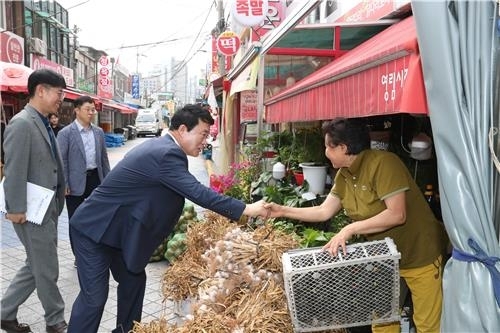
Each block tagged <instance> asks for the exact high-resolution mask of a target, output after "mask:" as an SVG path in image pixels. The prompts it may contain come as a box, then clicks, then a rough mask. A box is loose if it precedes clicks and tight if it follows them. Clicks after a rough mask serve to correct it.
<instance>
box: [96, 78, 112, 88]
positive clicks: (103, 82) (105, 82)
mask: <svg viewBox="0 0 500 333" xmlns="http://www.w3.org/2000/svg"><path fill="white" fill-rule="evenodd" d="M99 83H100V84H101V86H103V87H105V86H109V85H110V84H111V80H110V79H108V78H107V77H101V78H100V79H99Z"/></svg>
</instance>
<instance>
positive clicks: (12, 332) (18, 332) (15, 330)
mask: <svg viewBox="0 0 500 333" xmlns="http://www.w3.org/2000/svg"><path fill="white" fill-rule="evenodd" d="M1 327H2V329H3V330H4V331H5V332H7V333H31V328H30V326H29V325H28V324H24V323H19V322H18V321H17V319H14V320H2V323H1Z"/></svg>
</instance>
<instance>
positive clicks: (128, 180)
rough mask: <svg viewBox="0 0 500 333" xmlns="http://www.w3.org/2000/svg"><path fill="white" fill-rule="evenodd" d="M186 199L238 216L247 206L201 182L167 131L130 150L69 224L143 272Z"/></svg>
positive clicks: (220, 212) (133, 269)
mask: <svg viewBox="0 0 500 333" xmlns="http://www.w3.org/2000/svg"><path fill="white" fill-rule="evenodd" d="M184 198H188V199H189V200H191V201H192V202H194V203H196V204H198V205H200V206H202V207H205V208H208V209H210V210H213V211H215V212H217V213H219V214H221V215H224V216H226V217H228V218H230V219H233V220H237V219H239V218H240V217H241V215H242V213H243V210H244V209H245V204H244V203H243V202H241V201H239V200H236V199H233V198H230V197H226V196H222V195H219V194H218V193H216V192H215V191H213V190H211V189H210V188H208V187H206V186H204V185H203V184H201V183H200V182H199V181H198V180H197V179H196V178H195V177H194V176H193V175H192V174H191V173H190V172H189V170H188V160H187V156H186V154H185V153H184V151H183V150H182V149H181V148H180V147H179V146H178V145H177V144H176V143H175V141H174V140H173V139H172V137H170V135H165V136H163V137H160V138H156V139H151V140H148V141H146V142H145V143H143V144H141V145H139V146H137V147H135V148H134V149H133V150H131V151H130V152H129V153H128V154H127V155H126V156H125V157H124V158H123V160H121V161H120V162H119V163H118V164H117V165H116V166H115V167H114V168H113V169H112V170H111V172H110V173H109V174H108V175H107V176H106V178H104V181H103V182H102V184H101V185H100V186H99V187H97V188H96V189H95V190H94V191H93V193H92V194H91V195H90V197H89V198H88V199H87V200H85V202H84V203H82V204H81V205H80V206H79V207H78V209H77V210H76V212H75V214H74V215H73V217H72V218H71V220H70V222H69V223H70V225H71V226H72V227H74V228H75V229H77V230H78V231H80V232H81V233H83V234H84V235H86V236H87V237H89V238H91V239H93V240H94V241H95V242H97V243H102V244H106V245H109V246H112V247H115V248H117V249H120V250H122V253H123V258H124V261H125V263H126V265H127V269H128V270H129V271H132V272H136V273H138V272H141V271H142V270H143V269H144V268H145V267H146V265H147V263H148V261H149V258H150V257H151V254H152V253H153V251H154V250H155V249H156V247H157V246H158V245H159V244H160V243H161V242H162V241H163V240H164V238H165V237H166V236H167V235H168V234H169V233H170V232H171V231H172V229H173V228H174V226H175V224H176V223H177V221H178V220H179V217H180V215H181V213H182V209H183V207H184ZM74 246H78V244H74Z"/></svg>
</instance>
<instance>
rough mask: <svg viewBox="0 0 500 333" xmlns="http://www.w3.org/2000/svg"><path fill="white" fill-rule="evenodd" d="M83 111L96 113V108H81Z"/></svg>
mask: <svg viewBox="0 0 500 333" xmlns="http://www.w3.org/2000/svg"><path fill="white" fill-rule="evenodd" d="M81 109H82V110H83V111H85V112H88V113H96V112H97V110H96V109H95V108H81Z"/></svg>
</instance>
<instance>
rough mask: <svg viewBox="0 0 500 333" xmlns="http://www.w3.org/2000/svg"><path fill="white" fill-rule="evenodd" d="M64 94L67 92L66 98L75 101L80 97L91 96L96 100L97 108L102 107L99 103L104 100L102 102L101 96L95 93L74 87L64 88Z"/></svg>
mask: <svg viewBox="0 0 500 333" xmlns="http://www.w3.org/2000/svg"><path fill="white" fill-rule="evenodd" d="M64 94H65V96H64V99H68V100H72V101H74V100H75V99H77V98H78V97H82V96H90V97H92V99H93V100H94V104H95V105H96V107H97V110H100V109H101V107H100V106H99V105H100V104H101V103H102V102H101V100H100V98H99V97H98V96H96V95H94V94H91V93H88V92H86V91H83V90H77V89H74V88H71V87H68V88H66V89H64Z"/></svg>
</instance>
